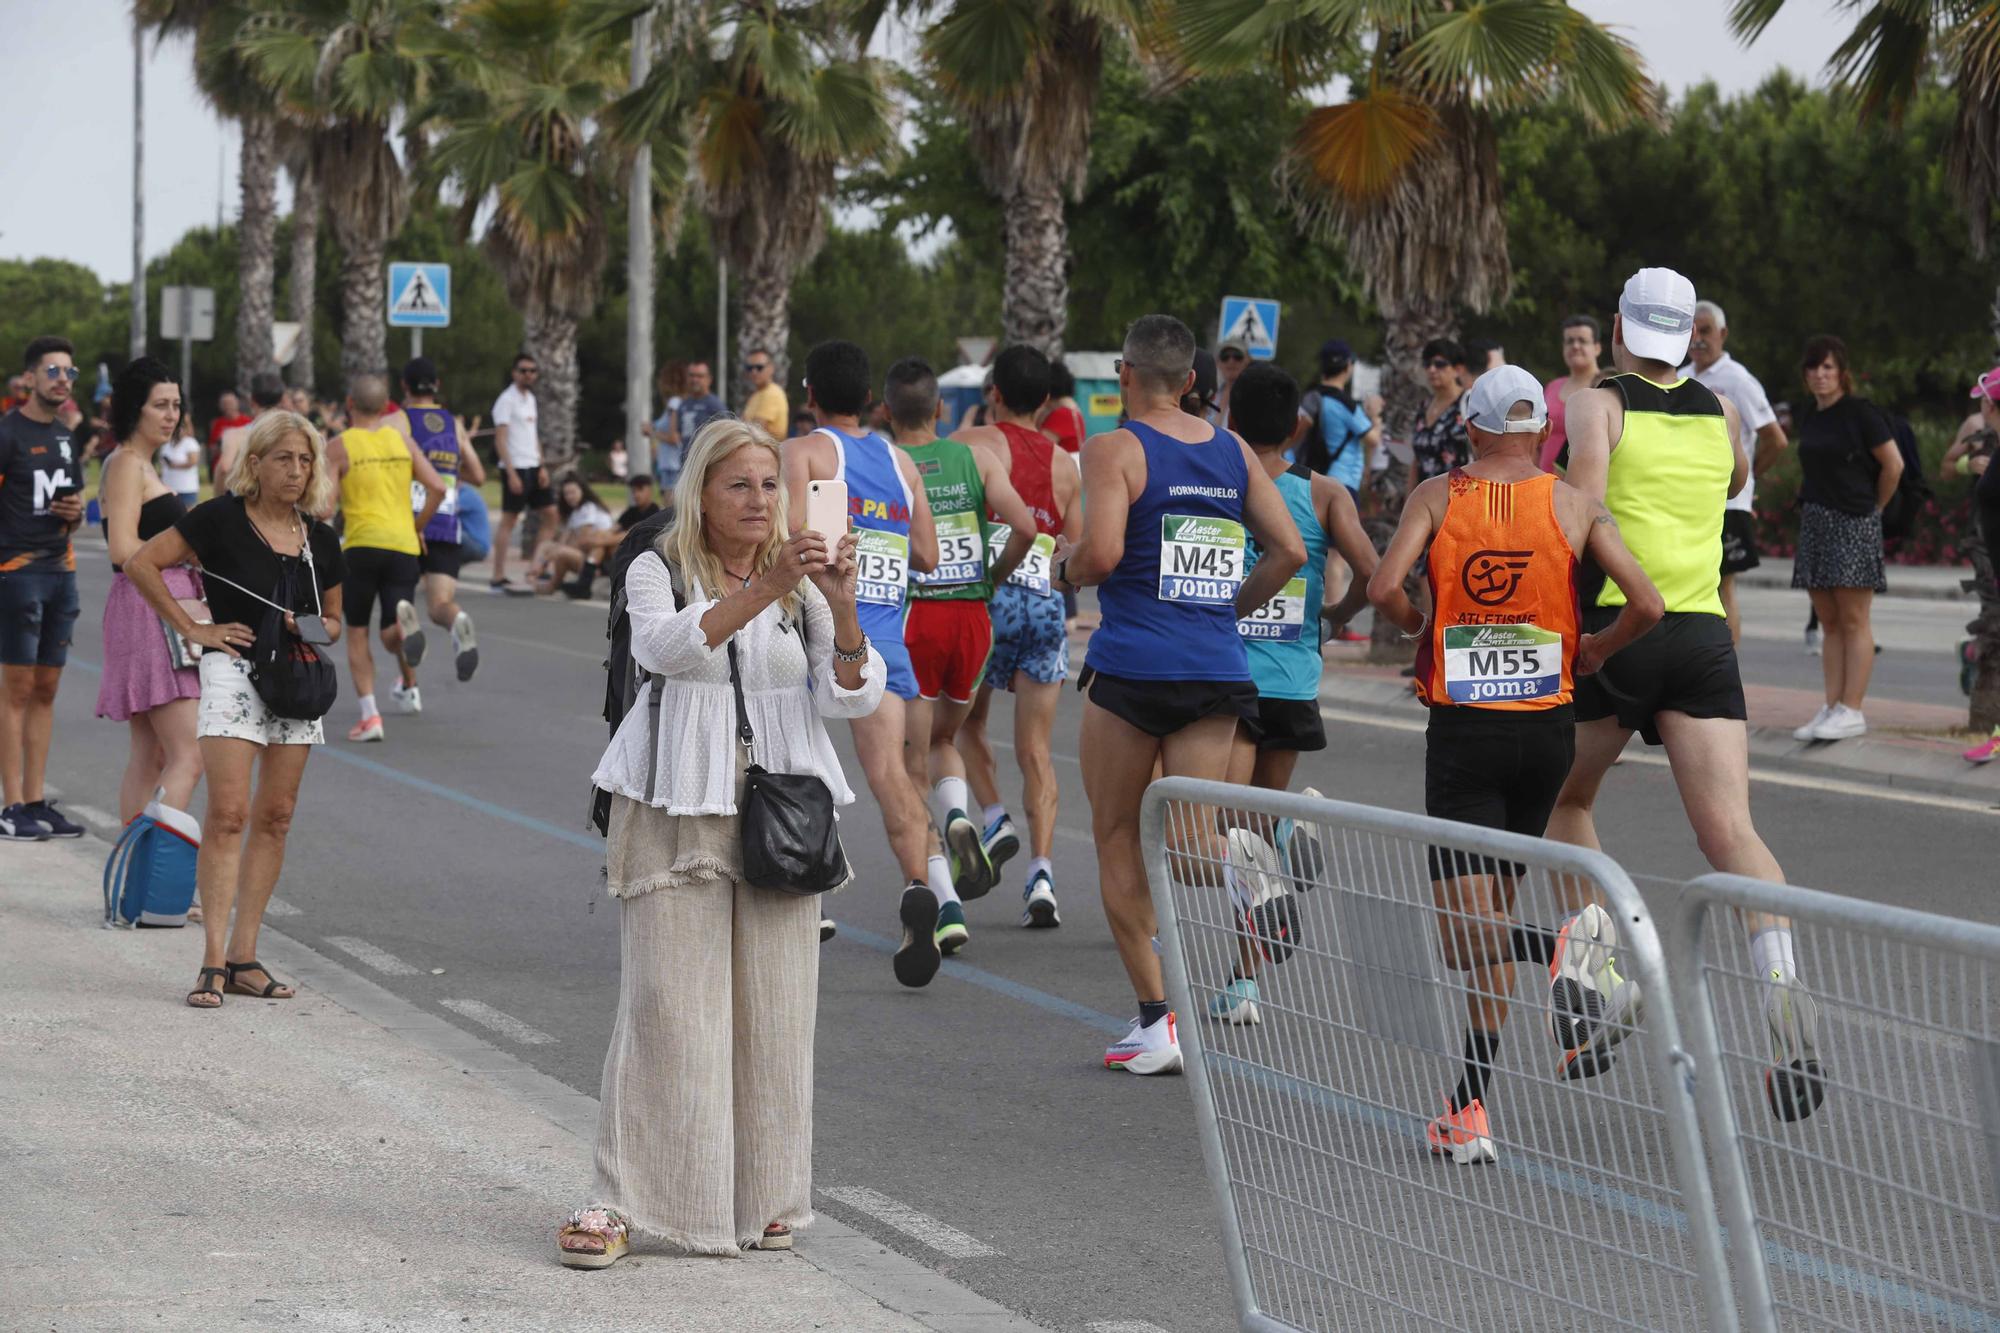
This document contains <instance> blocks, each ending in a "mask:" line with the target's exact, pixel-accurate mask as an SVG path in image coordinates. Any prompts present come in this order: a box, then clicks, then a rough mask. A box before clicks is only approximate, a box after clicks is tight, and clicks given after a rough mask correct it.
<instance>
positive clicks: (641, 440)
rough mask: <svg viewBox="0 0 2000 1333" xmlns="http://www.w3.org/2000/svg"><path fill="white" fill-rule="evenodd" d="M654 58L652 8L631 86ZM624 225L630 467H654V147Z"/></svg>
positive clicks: (635, 164) (639, 472)
mask: <svg viewBox="0 0 2000 1333" xmlns="http://www.w3.org/2000/svg"><path fill="white" fill-rule="evenodd" d="M652 64H653V12H652V10H651V9H648V10H646V11H645V12H644V13H642V14H640V15H639V17H637V18H635V19H633V20H632V86H633V87H634V88H637V87H639V86H640V85H641V84H643V83H644V82H645V81H646V76H647V75H648V74H649V73H650V72H651V70H652ZM626 194H627V196H628V197H627V200H626V218H625V228H626V232H627V236H626V251H625V290H626V294H627V295H626V303H625V450H626V457H627V460H628V461H627V464H626V473H627V475H629V476H634V477H637V476H644V475H645V474H647V473H650V472H651V471H652V470H653V442H652V440H651V439H649V438H648V437H647V435H646V433H645V429H644V427H645V426H646V424H647V423H648V422H649V421H651V420H652V418H653V150H652V147H651V146H650V145H647V144H641V145H640V146H639V151H638V152H636V153H634V154H633V155H632V187H631V189H630V190H628V191H627V192H626Z"/></svg>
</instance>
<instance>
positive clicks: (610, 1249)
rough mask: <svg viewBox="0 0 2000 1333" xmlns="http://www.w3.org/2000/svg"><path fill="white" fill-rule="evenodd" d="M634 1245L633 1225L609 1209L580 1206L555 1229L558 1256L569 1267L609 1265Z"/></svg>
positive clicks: (600, 1266)
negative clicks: (632, 1236)
mask: <svg viewBox="0 0 2000 1333" xmlns="http://www.w3.org/2000/svg"><path fill="white" fill-rule="evenodd" d="M631 1247H632V1241H631V1228H630V1227H628V1226H627V1225H626V1224H625V1218H624V1217H623V1216H622V1215H621V1214H619V1213H618V1212H617V1211H615V1210H614V1209H610V1208H579V1209H577V1210H576V1211H575V1212H573V1213H571V1214H570V1215H569V1217H568V1218H567V1219H565V1220H564V1222H563V1224H562V1226H561V1227H559V1228H558V1229H557V1230H556V1257H557V1258H558V1259H560V1260H562V1262H563V1266H564V1267H566V1268H609V1267H611V1265H613V1264H615V1263H617V1262H618V1261H619V1260H620V1259H622V1258H624V1257H625V1252H626V1251H627V1250H629V1249H630V1248H631Z"/></svg>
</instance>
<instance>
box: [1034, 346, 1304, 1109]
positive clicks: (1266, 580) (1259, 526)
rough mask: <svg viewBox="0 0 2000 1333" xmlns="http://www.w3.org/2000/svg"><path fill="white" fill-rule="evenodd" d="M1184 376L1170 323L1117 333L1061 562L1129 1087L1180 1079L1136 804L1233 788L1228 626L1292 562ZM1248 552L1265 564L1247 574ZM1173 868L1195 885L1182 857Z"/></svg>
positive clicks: (1117, 1059) (1246, 692)
mask: <svg viewBox="0 0 2000 1333" xmlns="http://www.w3.org/2000/svg"><path fill="white" fill-rule="evenodd" d="M1193 367H1194V335H1193V334H1192V333H1191V332H1189V330H1188V328H1187V326H1186V325H1185V324H1182V323H1181V322H1180V321H1179V320H1177V319H1174V318H1172V317H1170V316H1167V315H1147V316H1144V317H1143V318H1141V319H1139V320H1137V321H1135V322H1134V323H1133V325H1132V327H1131V328H1130V330H1128V331H1127V333H1126V335H1125V352H1124V356H1123V357H1122V358H1121V359H1120V361H1119V369H1118V387H1119V390H1120V391H1121V393H1122V394H1123V395H1124V399H1125V412H1126V424H1125V425H1124V426H1123V427H1121V428H1120V429H1118V430H1114V431H1110V432H1107V433H1106V434H1103V435H1099V436H1096V437H1094V438H1093V439H1092V440H1091V441H1090V442H1089V443H1088V444H1087V445H1085V447H1084V450H1083V495H1084V521H1083V540H1082V542H1081V543H1080V544H1079V545H1078V546H1076V547H1075V548H1074V549H1073V550H1072V549H1070V548H1069V547H1068V546H1067V545H1065V547H1064V548H1063V554H1064V556H1065V557H1066V570H1065V577H1067V578H1068V580H1069V581H1070V582H1072V583H1075V584H1079V585H1084V584H1100V585H1102V586H1101V588H1100V589H1099V592H1098V608H1099V609H1100V610H1101V611H1102V613H1103V616H1104V623H1103V625H1102V626H1101V627H1100V628H1099V629H1098V630H1097V631H1096V633H1094V634H1093V635H1092V636H1091V640H1090V649H1089V651H1088V653H1087V655H1086V656H1085V659H1084V673H1083V678H1082V680H1081V682H1080V687H1081V688H1087V689H1088V690H1089V692H1090V694H1089V699H1090V701H1089V703H1088V704H1087V705H1086V706H1085V708H1084V714H1083V733H1082V744H1081V750H1082V758H1083V785H1084V792H1085V794H1086V795H1087V796H1088V797H1089V799H1090V814H1091V823H1092V831H1093V833H1094V834H1095V840H1096V843H1097V874H1098V886H1099V891H1100V893H1101V894H1102V896H1103V899H1104V912H1105V916H1106V917H1107V918H1108V919H1109V920H1110V923H1111V933H1112V937H1113V939H1114V940H1115V941H1116V942H1117V945H1118V953H1119V956H1120V957H1121V959H1122V960H1123V961H1124V964H1125V971H1126V974H1127V975H1128V976H1129V977H1130V978H1131V981H1132V987H1133V989H1134V991H1136V992H1137V995H1138V1000H1139V1016H1138V1018H1136V1019H1135V1020H1133V1023H1132V1027H1131V1029H1130V1031H1128V1032H1127V1034H1126V1035H1125V1037H1124V1038H1122V1039H1121V1040H1119V1041H1118V1042H1116V1043H1114V1044H1113V1045H1112V1047H1111V1048H1110V1049H1109V1050H1107V1051H1106V1052H1105V1053H1104V1063H1105V1064H1106V1065H1107V1066H1109V1067H1112V1068H1123V1069H1126V1070H1128V1071H1130V1072H1132V1073H1135V1074H1162V1073H1169V1072H1172V1071H1173V1070H1177V1069H1179V1068H1180V1067H1181V1053H1180V1043H1179V1041H1178V1040H1177V1039H1176V1037H1175V1035H1174V1016H1173V1015H1172V1014H1171V1013H1169V1012H1168V1011H1167V1004H1166V990H1165V983H1164V982H1163V980H1162V979H1161V976H1160V960H1159V958H1158V956H1156V955H1155V954H1154V952H1153V944H1152V937H1153V935H1154V934H1155V932H1156V925H1155V922H1154V917H1153V902H1152V897H1151V895H1150V894H1149V893H1148V891H1147V887H1146V872H1145V867H1144V864H1143V862H1142V860H1141V856H1140V850H1139V800H1140V797H1141V796H1142V795H1143V793H1144V792H1145V789H1146V785H1147V783H1148V782H1149V781H1150V780H1151V778H1152V773H1153V766H1154V763H1155V762H1156V761H1158V762H1159V763H1160V764H1161V765H1162V767H1163V769H1164V771H1165V772H1166V773H1167V774H1168V775H1170V776H1188V777H1201V778H1208V779H1211V780H1214V781H1220V780H1221V779H1223V778H1224V777H1226V776H1227V775H1228V771H1229V746H1230V741H1231V739H1232V738H1233V736H1234V735H1235V732H1236V723H1237V719H1239V718H1241V717H1245V716H1250V715H1253V714H1254V713H1255V710H1256V703H1257V691H1256V688H1255V687H1254V686H1253V685H1252V684H1251V683H1250V667H1249V661H1248V658H1247V656H1246V655H1245V653H1244V650H1243V641H1242V639H1241V637H1240V636H1239V634H1238V633H1237V629H1236V621H1237V618H1238V617H1239V616H1242V615H1247V614H1249V613H1250V612H1251V611H1253V610H1254V609H1256V608H1258V607H1261V606H1263V605H1264V604H1265V603H1266V602H1268V601H1270V600H1271V598H1272V596H1273V595H1275V594H1276V593H1278V592H1279V591H1280V590H1281V589H1282V588H1283V587H1284V585H1285V584H1286V582H1288V581H1289V580H1290V579H1291V577H1292V575H1293V574H1295V573H1296V572H1298V569H1299V566H1300V565H1301V564H1303V563H1304V561H1305V543H1304V542H1303V541H1301V540H1300V538H1299V533H1298V529H1297V528H1296V527H1295V526H1294V525H1293V523H1292V520H1291V516H1290V514H1289V513H1288V512H1287V511H1286V509H1285V502H1284V499H1283V497H1282V496H1280V495H1279V494H1278V489H1277V487H1276V486H1274V485H1272V484H1271V479H1270V478H1269V477H1268V476H1266V475H1265V473H1264V470H1263V468H1261V467H1260V466H1258V465H1257V462H1256V460H1255V459H1254V458H1253V457H1252V456H1251V453H1250V450H1249V449H1248V447H1246V446H1245V445H1244V443H1243V442H1242V441H1241V440H1240V439H1238V438H1237V437H1236V436H1235V435H1234V434H1232V433H1231V432H1229V431H1226V430H1218V429H1216V428H1215V427H1213V426H1210V425H1208V424H1207V423H1206V422H1204V421H1202V420H1201V419H1200V418H1198V417H1191V416H1188V415H1187V414H1185V413H1183V412H1182V411H1181V410H1180V399H1181V395H1182V394H1183V393H1185V392H1186V391H1187V389H1188V387H1189V385H1190V384H1191V383H1192V382H1193V378H1194V369H1193ZM1253 538H1254V539H1255V540H1256V542H1257V543H1258V545H1259V546H1260V547H1262V549H1263V551H1264V556H1263V559H1261V560H1259V561H1258V563H1257V567H1256V568H1255V569H1254V570H1247V569H1246V566H1247V563H1248V555H1249V544H1250V541H1251V539H1253ZM1239 832H1240V831H1239ZM1235 840H1236V839H1235V837H1234V835H1232V837H1231V839H1230V841H1231V842H1232V843H1233V842H1234V841H1235ZM1196 841H1198V842H1201V843H1203V844H1204V845H1200V846H1189V847H1186V848H1185V850H1186V851H1188V852H1190V853H1196V854H1198V855H1200V856H1202V857H1204V858H1207V864H1217V863H1220V862H1221V861H1222V860H1224V858H1225V856H1227V857H1228V858H1229V859H1230V860H1232V861H1235V860H1238V859H1241V858H1240V857H1239V856H1238V853H1237V852H1236V850H1235V849H1234V848H1233V847H1230V848H1225V846H1224V839H1223V837H1222V835H1221V833H1220V832H1219V831H1217V832H1214V833H1210V834H1206V835H1202V834H1197V835H1196ZM1177 850H1182V848H1171V849H1170V851H1177ZM1170 865H1172V866H1173V868H1174V869H1175V871H1176V872H1177V873H1180V872H1183V871H1185V872H1186V873H1189V874H1195V875H1201V874H1203V873H1205V872H1203V871H1202V870H1200V869H1198V868H1196V867H1195V866H1194V865H1193V864H1191V863H1182V862H1181V861H1180V859H1179V858H1178V857H1175V858H1173V859H1172V860H1171V861H1170ZM1252 870H1253V868H1251V867H1248V866H1247V864H1246V866H1245V874H1244V875H1238V874H1235V873H1232V874H1231V875H1230V877H1229V878H1230V888H1231V890H1232V892H1234V893H1237V894H1238V895H1239V905H1240V906H1241V907H1242V909H1243V910H1244V912H1245V913H1246V916H1247V917H1248V920H1249V924H1250V928H1251V929H1253V930H1260V929H1261V925H1262V911H1263V909H1264V908H1265V907H1266V906H1267V904H1268V901H1269V899H1270V897H1271V894H1270V892H1269V890H1268V888H1259V887H1258V886H1260V885H1264V884H1265V883H1266V881H1268V880H1269V879H1270V878H1272V877H1268V876H1260V875H1254V873H1252ZM1245 893H1247V895H1248V900H1247V901H1245V900H1244V898H1243V897H1242V895H1243V894H1245ZM1273 924H1281V923H1273ZM1265 934H1266V938H1267V939H1269V938H1272V936H1274V935H1275V934H1276V932H1275V931H1273V932H1265ZM1276 943H1277V945H1278V947H1289V946H1288V945H1284V944H1283V942H1282V941H1276Z"/></svg>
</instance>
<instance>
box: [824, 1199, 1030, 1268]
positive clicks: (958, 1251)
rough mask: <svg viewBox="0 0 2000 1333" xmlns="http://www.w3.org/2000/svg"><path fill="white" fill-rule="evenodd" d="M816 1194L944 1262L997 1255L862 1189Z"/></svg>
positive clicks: (980, 1243)
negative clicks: (922, 1247)
mask: <svg viewBox="0 0 2000 1333" xmlns="http://www.w3.org/2000/svg"><path fill="white" fill-rule="evenodd" d="M820 1193H821V1194H824V1195H825V1196H826V1197H827V1198H829V1199H832V1200H834V1201H835V1202H837V1203H844V1204H846V1205H847V1206H848V1207H849V1208H852V1209H854V1210H855V1211H856V1212H861V1213H866V1214H868V1216H870V1217H872V1218H874V1219H875V1220H876V1221H878V1222H880V1223H882V1224H883V1225H885V1226H890V1227H894V1228H895V1229H896V1230H898V1231H900V1232H902V1233H903V1234H904V1235H905V1236H908V1237H910V1238H911V1239H912V1240H916V1241H921V1242H922V1243H923V1244H925V1245H928V1246H929V1247H930V1248H932V1249H933V1250H936V1251H937V1252H938V1253H939V1254H942V1255H943V1256H944V1257H945V1258H947V1259H992V1258H997V1257H998V1256H999V1254H1000V1251H998V1250H996V1249H994V1248H993V1247H992V1246H991V1245H988V1244H986V1243H985V1242H984V1241H980V1240H975V1239H974V1238H973V1237H971V1236H968V1235H966V1234H965V1233H964V1232H963V1231H960V1230H959V1229H958V1228H956V1227H950V1226H946V1225H945V1224H944V1223H942V1222H940V1221H938V1220H937V1219H936V1218H935V1217H928V1216H926V1215H924V1214H923V1213H920V1212H918V1211H917V1210H916V1209H914V1208H908V1207H905V1206H904V1205H902V1204H900V1203H897V1202H896V1201H895V1200H894V1199H892V1198H890V1197H888V1196H887V1195H885V1194H877V1193H876V1192H875V1191H874V1190H871V1189H869V1188H867V1187H866V1186H864V1185H832V1186H828V1187H826V1188H824V1189H822V1190H820Z"/></svg>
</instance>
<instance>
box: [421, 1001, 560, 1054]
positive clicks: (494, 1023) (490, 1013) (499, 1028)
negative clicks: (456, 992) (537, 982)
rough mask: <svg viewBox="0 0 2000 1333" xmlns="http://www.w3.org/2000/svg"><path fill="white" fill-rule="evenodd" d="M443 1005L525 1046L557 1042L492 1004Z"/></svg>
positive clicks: (450, 1002) (474, 1002)
mask: <svg viewBox="0 0 2000 1333" xmlns="http://www.w3.org/2000/svg"><path fill="white" fill-rule="evenodd" d="M442 1003H443V1004H444V1007H445V1008H447V1009H449V1010H451V1011H452V1012H453V1013H454V1014H457V1015H459V1016H460V1017H461V1018H469V1019H471V1020H472V1021H473V1022H475V1023H477V1024H479V1025H480V1026H481V1027H485V1028H491V1029H492V1030H493V1031H495V1032H497V1033H499V1034H500V1035H501V1036H503V1037H509V1038H511V1039H513V1040H514V1041H518V1042H520V1043H521V1044H522V1045H523V1046H547V1045H549V1044H551V1043H552V1042H554V1041H555V1038H554V1037H551V1036H550V1035H549V1034H548V1033H546V1032H544V1031H542V1030H541V1029H540V1028H531V1027H529V1026H528V1025H527V1024H526V1023H523V1022H522V1021H521V1020H520V1019H518V1018H516V1017H514V1016H513V1015H512V1014H503V1013H501V1012H500V1011H499V1010H498V1009H495V1008H494V1007H493V1006H492V1005H490V1004H482V1003H480V1002H479V1001H478V1000H445V1001H443V1002H442Z"/></svg>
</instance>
